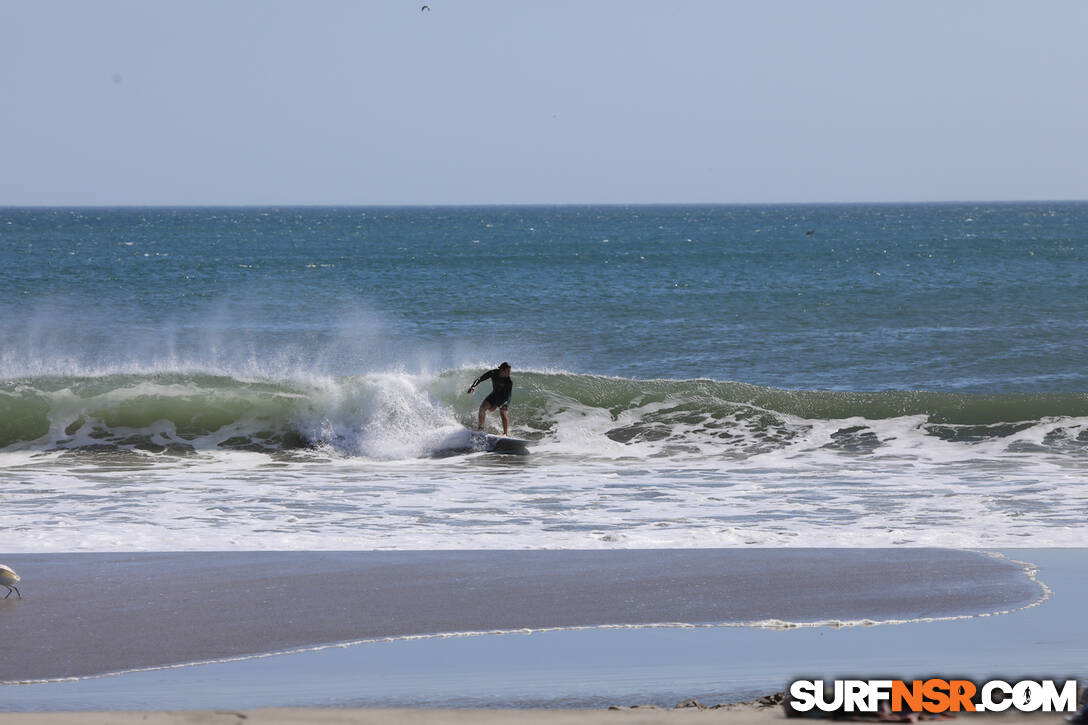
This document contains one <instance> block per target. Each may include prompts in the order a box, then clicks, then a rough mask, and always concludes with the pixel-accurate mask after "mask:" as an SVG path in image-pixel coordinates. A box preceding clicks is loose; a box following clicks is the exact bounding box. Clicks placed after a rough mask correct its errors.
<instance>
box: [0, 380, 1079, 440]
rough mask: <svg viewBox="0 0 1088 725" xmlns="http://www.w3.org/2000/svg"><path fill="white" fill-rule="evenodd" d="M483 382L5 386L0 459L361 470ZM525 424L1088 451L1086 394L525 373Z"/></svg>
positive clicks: (449, 419) (666, 436)
mask: <svg viewBox="0 0 1088 725" xmlns="http://www.w3.org/2000/svg"><path fill="white" fill-rule="evenodd" d="M476 372H477V371H475V370H472V371H469V370H456V371H447V372H445V373H443V374H441V375H438V376H436V377H429V378H422V377H419V376H408V375H399V374H396V373H389V374H381V375H364V376H358V377H349V378H339V379H336V380H324V381H272V380H257V381H251V380H243V379H239V378H235V377H231V376H223V375H210V374H182V373H163V374H151V375H146V374H131V375H110V376H102V377H42V378H27V379H19V380H8V381H3V382H0V448H5V449H32V450H55V449H72V448H75V449H96V448H111V449H116V448H135V449H139V450H147V451H152V452H171V453H185V452H191V451H196V450H206V449H245V450H258V451H276V450H291V449H297V448H300V447H313V446H324V445H327V446H331V447H333V448H335V449H338V450H339V451H341V452H342V453H345V454H347V455H363V456H370V455H377V457H388V456H383V455H382V453H381V451H380V450H377V449H376V448H375V446H378V447H379V448H380V445H386V444H388V443H389V441H390V440H391V439H393V438H398V437H399V438H400V439H402V440H403V439H405V438H406V437H412V436H415V437H417V438H419V437H421V436H424V437H425V436H426V435H427V434H431V433H434V432H436V431H441V430H443V429H447V428H450V427H456V426H460V425H466V424H471V422H472V420H473V418H474V413H475V409H476V406H477V405H478V404H479V400H480V399H481V398H482V396H481V395H480V393H484V392H486V391H485V390H483V389H482V390H481V391H479V393H478V394H477V395H475V396H468V395H465V394H464V390H465V388H467V386H468V383H469V382H470V381H471V379H472V377H473V376H474V375H475V373H476ZM485 387H486V384H485ZM512 418H513V421H514V425H515V431H519V432H520V433H521V434H522V435H526V436H529V437H535V438H538V439H548V438H555V437H556V436H557V435H558V434H559V433H561V432H562V431H563V430H564V427H565V426H567V427H569V426H570V425H571V424H572V421H578V420H584V421H588V420H592V421H593V422H594V424H593V426H591V428H592V433H593V434H595V435H600V436H604V437H606V438H607V439H608V440H609V441H612V442H614V443H618V444H622V445H629V444H637V443H652V444H660V445H659V447H658V448H657V449H656V450H655V452H656V453H658V454H662V455H669V454H676V455H680V454H683V453H685V452H686V451H688V452H690V451H692V450H695V448H692V447H693V446H694V447H696V448H698V450H700V451H702V452H706V451H707V450H708V447H709V448H711V449H717V450H718V451H719V452H720V453H722V454H725V455H736V456H742V457H746V456H750V455H755V454H758V453H761V452H766V451H769V450H775V449H779V448H783V447H786V446H789V445H791V444H792V443H793V442H795V441H797V440H799V439H801V438H804V437H805V436H809V435H811V434H812V431H813V430H814V429H816V428H821V429H822V428H827V429H828V430H829V431H831V432H830V433H829V434H828V440H827V441H826V446H825V447H831V448H836V447H838V448H840V449H842V450H845V451H854V452H871V451H872V450H875V449H876V448H878V447H879V446H880V445H881V442H882V441H884V440H887V439H888V438H889V437H890V436H891V435H892V434H891V433H889V430H890V429H891V426H889V425H888V423H889V422H892V421H894V422H896V423H897V424H898V427H899V428H902V427H903V426H910V427H911V428H913V429H915V430H917V431H919V432H921V433H922V434H924V435H927V436H934V437H937V438H939V439H942V440H945V441H952V442H961V443H973V442H980V441H987V440H994V439H1000V438H1005V437H1008V436H1013V435H1015V434H1017V433H1021V432H1023V431H1029V430H1031V429H1033V428H1036V427H1041V428H1040V431H1041V432H1040V435H1039V436H1037V438H1038V439H1039V442H1040V444H1042V445H1044V446H1047V447H1053V448H1055V449H1059V450H1062V451H1066V452H1079V451H1081V450H1083V449H1084V448H1085V447H1088V431H1086V428H1085V425H1084V419H1085V418H1088V395H1086V394H1084V393H1065V394H1048V395H1042V394H1039V395H993V396H990V395H964V394H949V393H934V392H916V391H885V392H875V393H858V392H845V391H806V390H800V391H793V390H781V389H776V388H765V387H758V386H754V385H748V384H745V383H736V382H722V381H714V380H632V379H622V378H610V377H601V376H593V375H579V374H568V373H542V372H519V373H516V374H515V390H514V401H513V405H512ZM1044 428H1045V430H1043V429H1044ZM379 444H380V445H379ZM670 446H671V448H670ZM685 447H686V448H685ZM398 450H399V449H398ZM413 450H414V451H415V453H416V454H419V455H426V454H428V453H429V452H431V451H430V450H429V448H428V446H426V445H423V446H417V447H416V448H415V449H413V448H412V447H408V448H406V449H404V451H407V452H406V453H405V455H412V454H413V453H412V451H413ZM404 451H402V452H404ZM394 452H395V451H394ZM398 455H399V454H398ZM393 457H397V455H394V456H393Z"/></svg>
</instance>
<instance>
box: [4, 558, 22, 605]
mask: <svg viewBox="0 0 1088 725" xmlns="http://www.w3.org/2000/svg"><path fill="white" fill-rule="evenodd" d="M17 581H19V575H18V574H16V573H15V570H14V569H12V568H11V567H10V566H4V565H3V564H0V586H5V587H7V588H8V593H7V596H5V597H4V599H7V598H8V597H10V596H11V590H12V589H14V590H15V593H16V594H18V595H19V598H20V599H22V598H23V593H22V592H21V591H19V587H17V586H15V582H17Z"/></svg>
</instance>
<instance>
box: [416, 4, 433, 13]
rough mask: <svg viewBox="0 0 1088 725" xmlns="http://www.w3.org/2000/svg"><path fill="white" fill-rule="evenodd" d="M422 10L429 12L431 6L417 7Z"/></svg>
mask: <svg viewBox="0 0 1088 725" xmlns="http://www.w3.org/2000/svg"><path fill="white" fill-rule="evenodd" d="M424 10H426V11H427V12H431V6H430V5H424V6H423V7H421V8H420V9H419V12H423V11H424Z"/></svg>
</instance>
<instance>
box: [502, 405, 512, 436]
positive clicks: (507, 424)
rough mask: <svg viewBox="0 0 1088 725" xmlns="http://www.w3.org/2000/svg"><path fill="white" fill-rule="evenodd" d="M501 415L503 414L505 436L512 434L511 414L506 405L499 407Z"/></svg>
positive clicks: (503, 432)
mask: <svg viewBox="0 0 1088 725" xmlns="http://www.w3.org/2000/svg"><path fill="white" fill-rule="evenodd" d="M499 415H501V416H502V434H503V435H504V436H508V435H510V416H509V414H507V412H506V406H505V405H504V406H502V407H501V408H499Z"/></svg>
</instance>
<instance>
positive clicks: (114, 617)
mask: <svg viewBox="0 0 1088 725" xmlns="http://www.w3.org/2000/svg"><path fill="white" fill-rule="evenodd" d="M6 561H7V563H9V564H10V565H11V566H13V567H14V568H15V569H16V570H17V571H19V573H20V574H21V575H22V576H23V582H22V583H21V588H22V589H23V595H24V599H22V600H12V599H8V600H6V601H3V602H0V621H2V622H3V624H4V630H5V633H4V638H5V647H6V648H7V650H8V651H9V652H19V657H18V658H4V659H2V660H0V682H9V683H10V682H28V681H41V680H53V679H60V678H72V677H77V678H78V677H89V676H97V675H104V674H112V673H117V672H126V671H133V670H142V669H147V668H160V667H171V666H175V665H183V664H188V663H202V662H214V661H221V660H230V659H236V658H247V657H254V656H259V655H267V654H271V653H278V652H284V651H294V650H296V649H298V650H304V649H313V648H317V647H322V646H333V645H336V644H343V643H349V642H361V641H382V640H388V639H391V638H392V639H405V638H415V637H423V636H428V637H429V636H435V635H443V634H446V635H448V634H462V633H489V632H525V631H549V630H557V629H559V630H561V629H578V628H600V627H630V626H635V627H645V626H667V625H671V626H693V625H717V626H720V625H742V626H751V625H754V624H763V625H767V624H772V625H774V624H777V625H779V626H785V627H789V626H790V625H791V624H806V623H807V624H817V623H823V624H833V625H834V624H841V623H844V622H855V623H876V622H881V621H911V620H937V619H945V618H955V617H961V616H975V615H978V614H987V613H994V612H1005V611H1013V610H1016V609H1020V608H1023V607H1025V606H1030V605H1032V604H1035V603H1038V602H1039V601H1041V600H1042V599H1044V598H1045V596H1046V593H1045V592H1046V589H1045V586H1044V585H1041V584H1039V583H1038V582H1036V581H1035V580H1033V579H1031V578H1030V577H1029V576H1028V574H1027V573H1026V572H1025V571H1024V570H1023V568H1022V564H1020V563H1016V562H1013V561H1010V560H1008V559H1000V558H995V557H993V556H989V555H986V554H981V553H977V552H967V551H958V550H951V549H694V550H684V549H656V550H631V549H625V550H610V551H591V550H531V551H389V552H234V553H232V552H217V553H137V554H60V555H58V554H24V555H13V556H8V557H7V559H6ZM889 570H894V571H895V575H894V576H889V575H888V572H889ZM42 632H49V633H50V636H49V637H42V636H40V633H42Z"/></svg>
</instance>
